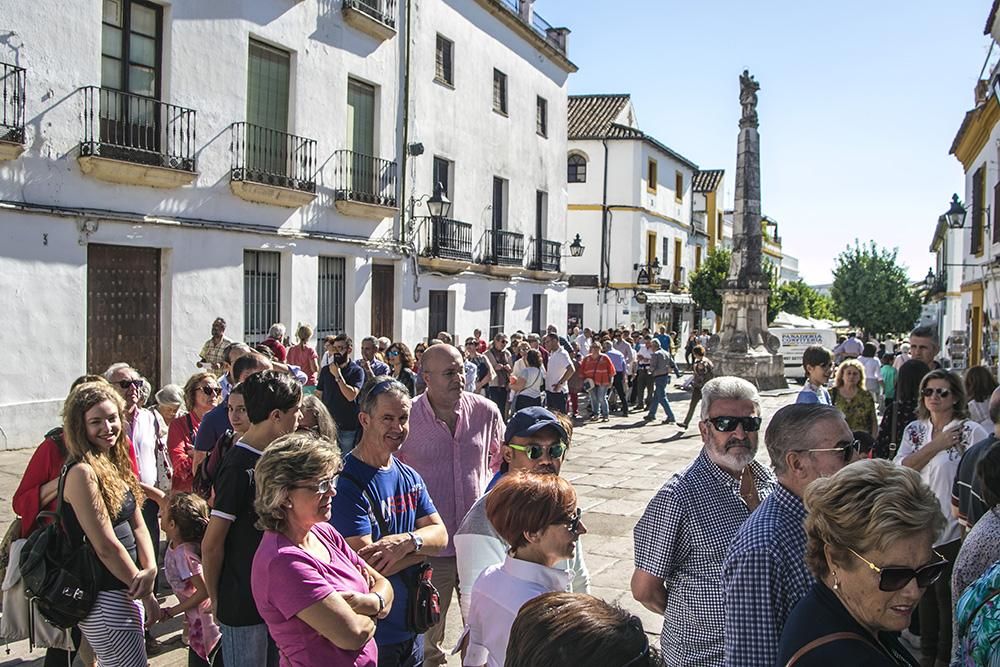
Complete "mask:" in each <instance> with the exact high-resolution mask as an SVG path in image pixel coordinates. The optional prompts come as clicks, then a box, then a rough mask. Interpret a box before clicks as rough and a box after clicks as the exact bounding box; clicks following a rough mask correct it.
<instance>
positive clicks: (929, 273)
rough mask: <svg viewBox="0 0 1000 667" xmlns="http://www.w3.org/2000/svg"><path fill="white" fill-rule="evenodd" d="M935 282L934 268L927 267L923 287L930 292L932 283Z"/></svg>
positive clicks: (932, 287) (932, 286)
mask: <svg viewBox="0 0 1000 667" xmlns="http://www.w3.org/2000/svg"><path fill="white" fill-rule="evenodd" d="M936 282H937V277H936V276H935V275H934V269H927V276H926V277H925V278H924V287H926V288H927V291H928V292H930V291H931V290H932V289H934V283H936Z"/></svg>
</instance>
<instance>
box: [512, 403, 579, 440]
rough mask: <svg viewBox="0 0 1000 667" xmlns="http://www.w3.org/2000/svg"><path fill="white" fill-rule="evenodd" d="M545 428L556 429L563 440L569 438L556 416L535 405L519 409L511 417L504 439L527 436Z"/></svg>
mask: <svg viewBox="0 0 1000 667" xmlns="http://www.w3.org/2000/svg"><path fill="white" fill-rule="evenodd" d="M543 428H553V429H555V430H556V431H557V432H558V433H559V435H560V436H561V439H562V440H563V442H565V441H566V440H569V435H568V434H567V433H566V429H564V428H563V427H562V424H560V423H559V420H558V419H556V416H555V415H554V414H552V413H551V412H549V411H548V410H546V409H545V408H543V407H539V406H537V405H534V406H531V407H529V408H524V409H522V410H518V411H517V412H516V413H515V414H514V416H513V417H511V418H510V421H509V422H507V430H506V431H504V434H503V441H504V442H510V441H511V440H512V439H514V438H526V437H528V436H529V435H532V434H534V433H537V432H539V431H541V430H542V429H543Z"/></svg>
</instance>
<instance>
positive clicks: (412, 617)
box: [340, 472, 441, 635]
mask: <svg viewBox="0 0 1000 667" xmlns="http://www.w3.org/2000/svg"><path fill="white" fill-rule="evenodd" d="M340 475H341V476H342V477H343V478H344V479H346V480H348V481H349V482H351V484H353V485H354V486H356V487H358V488H359V489H361V493H363V494H364V496H365V499H366V500H367V501H368V516H369V518H370V519H374V520H375V525H377V526H378V529H379V537H380V538H381V537H384V536H386V535H389V534H390V533H389V523H388V522H387V521H386V520H385V517H384V516H382V506H381V505H380V504H379V503H378V502H376V500H375V498H374V497H373V496H372V493H371V491H370V490H369V489H368V486H367V485H365V484H362V483H361V480H359V479H358V478H357V477H355V476H354V475H350V474H348V473H346V472H341V473H340ZM402 574H403V581H405V582H406V590H407V593H408V594H409V595H408V596H407V598H408V599H407V602H406V629H407V630H409V631H410V632H415V633H416V634H418V635H421V634H423V633H425V632H427V631H428V630H429V629H431V628H432V627H434V626H435V625H437V624H438V623H439V622H440V621H441V595H440V593H438V589H437V588H435V586H434V584H433V583H432V582H431V578H432V577H433V576H434V568H432V567H431V566H430V564H429V563H428V562H427V561H424V562H423V563H419V564H417V565H414V566H412V567H410V568H407V570H405V571H403V572H402Z"/></svg>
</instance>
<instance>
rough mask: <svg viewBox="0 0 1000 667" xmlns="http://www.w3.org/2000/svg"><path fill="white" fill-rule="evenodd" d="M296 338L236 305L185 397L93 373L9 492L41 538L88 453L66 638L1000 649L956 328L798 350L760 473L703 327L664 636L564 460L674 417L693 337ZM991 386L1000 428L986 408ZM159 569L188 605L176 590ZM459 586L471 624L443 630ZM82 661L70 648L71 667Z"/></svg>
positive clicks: (999, 554)
mask: <svg viewBox="0 0 1000 667" xmlns="http://www.w3.org/2000/svg"><path fill="white" fill-rule="evenodd" d="M295 335H296V338H297V342H296V343H295V344H291V341H288V340H287V339H286V328H285V327H284V326H282V325H280V324H275V325H274V326H273V327H272V328H271V331H270V332H269V336H268V338H267V339H265V340H264V341H263V342H261V343H259V344H257V345H249V344H245V343H241V342H235V341H232V340H230V339H228V338H227V337H226V336H225V322H224V321H223V320H222V319H221V318H220V319H217V320H216V321H215V322H214V323H213V326H212V337H211V338H210V339H209V340H208V341H207V342H206V343H205V345H204V346H203V348H202V350H201V352H200V354H199V358H198V360H197V362H196V363H197V366H198V370H196V371H195V372H194V373H193V374H192V375H191V377H190V378H189V379H188V380H187V381H186V382H185V384H184V386H183V387H179V386H174V385H168V386H166V387H163V388H161V389H159V390H158V391H156V392H155V394H154V393H153V392H152V388H151V387H149V385H148V382H146V381H145V380H144V378H142V376H141V375H140V373H139V372H138V371H137V370H136V369H135V368H133V367H132V366H130V365H129V364H127V363H117V364H114V365H112V366H111V367H110V368H108V369H107V371H106V372H105V373H104V374H103V375H100V376H96V375H95V376H84V377H81V378H79V379H78V380H77V381H76V382H75V383H74V384H73V386H72V387H70V392H69V396H68V397H67V399H66V402H65V406H64V410H63V424H62V426H61V428H57V429H53V430H52V431H50V432H49V433H47V434H46V436H45V439H44V441H43V442H42V444H41V445H40V446H39V447H38V449H37V450H36V452H35V453H34V455H33V457H32V459H31V461H30V462H29V464H28V467H27V469H26V471H25V473H24V476H23V479H22V482H21V484H20V487H19V488H18V490H17V492H16V494H15V496H14V500H13V504H14V509H15V512H16V513H17V514H18V516H20V517H21V519H22V525H23V532H24V533H25V534H28V533H30V532H31V530H32V529H33V528H34V527H35V525H36V517H38V515H39V513H40V512H42V511H44V510H45V509H47V508H52V507H53V506H54V505H55V504H56V503H57V502H59V501H60V499H59V498H57V496H58V493H59V491H58V489H59V483H60V477H61V476H62V473H63V471H65V480H64V481H65V489H64V491H63V498H62V499H61V500H62V502H64V503H65V507H66V508H67V509H66V520H65V522H66V525H67V530H68V532H69V534H70V535H71V537H72V539H75V540H79V541H82V540H83V539H84V538H86V540H87V541H88V542H90V544H91V545H92V546H93V549H94V552H95V554H96V556H97V558H98V561H99V566H100V581H99V588H100V593H99V595H98V597H97V601H96V603H95V604H94V606H93V608H92V610H91V612H90V614H89V615H88V616H87V618H86V619H85V620H84V621H83V622H82V623H80V624H79V627H78V630H77V631H76V632H75V634H74V643H75V645H76V646H77V647H79V648H80V656H81V658H82V659H83V660H84V662H85V664H94V661H95V660H96V664H99V665H127V666H131V665H144V664H146V661H147V659H148V656H149V654H150V651H152V650H155V647H156V645H155V642H154V641H153V640H151V639H150V634H149V628H150V626H151V625H152V624H154V623H158V622H165V621H167V620H168V619H171V618H174V617H178V616H181V617H183V619H184V621H183V626H184V636H185V641H186V643H187V645H188V647H189V649H188V656H189V665H206V664H211V665H224V664H228V665H230V666H232V665H261V666H271V665H279V664H281V665H287V666H303V667H305V666H312V665H317V666H318V665H324V666H327V665H333V666H335V665H356V666H366V667H375V666H376V665H377V666H379V667H395V666H403V667H418V666H420V665H429V666H435V667H439V666H440V665H444V664H445V663H446V661H447V655H448V654H449V653H452V652H456V653H460V654H461V656H462V664H463V665H469V666H474V667H500V666H502V665H514V666H531V667H535V666H537V667H542V666H544V667H555V666H561V665H572V666H573V667H577V665H580V666H591V665H592V666H594V667H598V666H601V667H605V666H607V667H645V666H647V665H649V666H660V665H671V666H673V665H748V666H753V667H758V666H761V665H792V664H795V665H800V666H808V665H828V664H831V662H832V661H833V660H839V661H841V662H844V664H852V665H853V664H859V665H861V664H864V665H928V666H931V667H936V666H937V665H941V664H949V662H950V660H951V659H952V657H954V658H955V659H956V660H966V659H967V660H974V658H973V657H972V656H980V657H981V656H982V655H989V652H990V651H991V650H992V651H994V653H993V655H994V657H995V656H996V651H995V650H994V648H995V642H996V641H997V637H996V625H995V624H992V623H990V622H987V621H989V620H991V619H995V618H996V617H995V616H988V617H986V616H984V614H986V613H992V610H995V609H996V603H995V602H991V601H992V600H993V599H994V598H993V597H992V596H994V595H995V594H996V590H997V586H996V584H997V580H998V579H1000V571H998V568H997V567H995V564H996V563H997V561H998V560H1000V539H998V538H997V535H1000V532H998V531H997V528H998V527H1000V526H998V523H997V522H998V521H1000V509H998V507H997V501H998V500H1000V453H998V452H997V448H996V447H994V446H993V445H994V444H995V443H996V442H997V438H998V436H997V435H996V434H998V433H1000V391H997V390H996V383H995V381H993V382H992V386H991V384H990V381H991V380H992V377H991V376H990V375H989V371H987V372H986V373H987V376H986V377H982V373H978V372H977V373H972V372H971V371H970V372H969V373H967V374H966V377H965V379H964V380H963V379H961V378H959V377H958V376H957V375H955V374H952V373H950V372H948V371H945V370H943V369H939V368H936V367H935V366H936V359H935V357H936V353H937V347H936V345H937V342H936V339H935V338H934V336H933V333H932V332H929V331H924V330H916V331H914V332H913V333H912V335H911V336H910V341H909V352H908V354H909V355H910V356H911V357H912V358H910V359H907V360H904V361H903V362H902V363H900V364H899V365H898V367H897V366H896V364H895V361H896V360H895V359H889V360H888V362H887V361H886V360H885V359H883V360H882V361H883V363H881V364H880V365H879V368H878V369H876V370H877V372H878V373H879V377H880V378H881V381H880V383H879V385H878V397H877V398H876V396H875V395H874V391H875V388H874V387H872V386H870V385H867V378H868V367H867V365H866V364H865V363H862V362H860V361H857V360H855V358H854V356H857V357H859V358H860V357H863V356H864V357H866V358H871V357H870V356H869V355H867V354H866V353H867V352H868V350H866V345H865V344H863V343H861V341H856V342H857V343H858V345H860V349H858V350H857V355H854V350H855V347H856V346H854V345H853V344H851V345H847V346H846V348H844V347H843V346H841V349H838V350H835V351H833V350H824V349H823V348H818V347H816V348H810V349H808V350H806V353H805V354H804V356H803V366H804V369H805V372H806V376H807V381H806V384H805V386H804V388H803V390H802V392H801V393H800V395H799V397H798V401H797V402H796V403H795V404H792V405H787V406H785V407H783V408H781V409H780V410H777V411H776V412H775V413H774V414H773V415H770V420H769V425H768V427H767V429H766V431H765V433H764V443H765V446H766V448H767V453H768V455H769V458H770V464H771V465H770V467H768V466H765V465H763V464H762V463H761V462H760V461H758V460H757V459H756V455H757V451H758V438H759V432H760V429H761V426H762V423H763V421H764V419H763V418H764V415H762V414H761V400H760V396H759V394H758V392H757V389H756V388H755V387H754V386H753V385H752V384H751V383H749V382H747V381H746V380H743V379H740V378H735V377H727V376H719V377H717V376H716V372H715V368H714V364H713V363H712V361H711V360H710V359H709V356H708V354H707V353H706V345H707V343H708V340H707V338H708V336H707V332H702V334H692V336H691V337H690V338H689V341H688V344H687V345H686V346H685V348H684V352H685V359H686V363H687V370H688V371H689V372H688V374H687V380H686V382H685V385H686V387H687V388H688V389H689V390H690V391H691V394H692V398H691V401H690V403H689V409H688V411H687V415H686V417H685V418H684V420H683V421H682V422H681V423H680V424H678V426H679V427H680V428H687V427H688V426H689V424H690V423H691V420H692V419H693V418H695V415H696V414H697V419H696V420H695V421H696V424H697V428H698V432H699V435H700V437H701V440H702V443H703V444H702V449H701V451H700V453H699V455H698V456H697V457H696V458H695V459H694V460H693V461H692V462H691V463H690V464H689V465H688V466H687V467H686V468H684V470H682V471H681V472H679V473H677V474H675V475H674V476H673V477H672V478H671V479H669V480H668V481H667V482H666V483H665V484H664V485H663V487H662V488H661V489H660V490H659V491H658V492H657V493H656V495H655V496H654V497H653V499H652V500H651V501H650V502H649V505H648V506H647V508H646V509H645V512H644V513H643V515H642V517H641V518H640V519H639V521H638V523H637V524H636V526H635V528H634V534H633V538H634V551H635V570H634V572H633V574H632V580H631V591H632V595H633V597H634V598H635V600H637V601H638V602H639V603H641V604H642V605H644V606H645V607H647V608H648V609H650V610H652V611H654V612H656V613H658V614H661V615H662V616H663V628H662V631H661V633H660V647H659V650H657V649H656V648H654V647H651V646H650V643H649V641H648V639H647V635H646V633H645V631H644V629H643V627H642V623H641V622H640V621H639V619H638V618H636V617H635V616H633V615H632V614H629V613H628V612H626V611H624V610H623V609H621V608H620V607H617V606H614V605H609V604H607V603H606V602H603V601H601V600H599V599H597V598H594V597H592V596H590V586H591V583H590V576H589V574H588V568H587V564H586V554H585V549H584V543H583V540H582V539H581V538H582V537H583V536H585V535H586V534H587V525H586V516H585V514H584V513H583V511H582V510H581V508H580V506H579V505H578V502H577V494H576V491H575V490H574V488H573V485H572V484H571V483H570V482H569V481H568V480H566V479H565V478H563V477H562V476H561V474H560V473H561V469H562V465H563V462H564V461H565V460H566V458H567V456H568V453H569V450H570V449H571V446H572V442H573V433H574V427H575V426H579V424H580V423H581V421H583V420H590V421H597V420H607V419H609V417H610V414H611V413H612V412H613V411H619V412H620V413H621V414H622V415H628V414H629V413H630V411H632V410H640V411H642V412H643V413H644V415H643V419H644V421H647V422H648V421H652V420H654V419H656V417H657V412H658V409H659V408H660V407H663V409H664V421H665V422H667V423H674V422H675V415H674V413H673V410H672V408H671V405H670V402H669V399H668V396H667V387H668V385H669V382H670V379H671V377H672V376H680V375H681V372H680V368H679V367H678V364H677V363H676V362H675V361H674V356H675V354H677V353H678V352H679V348H678V345H677V342H676V336H672V335H671V334H669V333H667V332H666V331H665V330H664V329H663V328H662V327H661V328H659V330H658V331H657V332H655V333H654V332H651V331H648V330H646V331H642V330H640V331H633V330H632V329H628V330H625V329H620V328H619V329H612V330H608V331H604V332H599V331H591V330H590V329H584V330H583V331H571V332H568V335H560V334H559V332H558V331H557V330H556V328H555V327H549V328H548V329H547V331H546V332H544V333H542V334H539V333H528V334H522V333H521V332H516V333H514V334H511V335H510V336H508V335H506V334H504V333H497V334H496V335H494V336H493V337H492V340H489V341H487V340H485V339H483V337H482V335H481V332H479V331H478V330H477V331H475V332H474V333H473V335H472V336H470V337H468V338H467V339H465V340H464V341H461V343H460V342H459V341H455V340H454V339H453V338H452V337H451V336H450V335H448V334H447V333H444V332H442V333H440V334H439V335H438V336H437V338H434V339H431V340H429V341H426V343H425V342H421V343H419V344H417V345H416V346H414V348H413V349H412V351H411V348H410V347H409V346H408V345H406V344H405V343H403V342H401V341H391V340H388V339H384V338H377V337H366V338H364V339H362V341H361V342H360V345H359V349H358V351H359V354H358V355H357V356H355V348H354V341H353V340H352V339H351V338H350V337H349V336H346V335H343V334H342V335H337V336H331V337H328V338H326V339H324V340H323V341H322V354H320V353H319V350H317V349H315V348H314V347H313V345H312V337H313V331H312V329H311V328H310V327H309V326H307V325H300V326H299V327H298V328H297V329H296V331H295ZM924 338H927V339H928V340H923V339H924ZM850 340H855V338H854V337H853V336H852V337H851V338H850ZM845 342H846V341H845ZM688 347H690V350H689V349H688ZM837 357H841V358H839V359H838V358H837ZM835 362H839V363H837V364H836V366H835ZM886 366H888V367H889V368H891V369H892V370H893V373H892V374H891V378H892V380H893V381H892V383H891V384H892V387H891V390H892V391H890V388H889V387H888V384H889V382H888V381H886V379H885V378H886V377H887V375H886V374H883V369H884V368H885V367H886ZM834 375H835V376H836V382H835V384H834V386H833V387H832V389H828V388H827V385H828V384H829V383H830V380H831V379H832V378H833V377H834ZM581 395H583V396H585V397H586V403H589V406H586V405H585V407H584V410H583V411H585V412H586V413H587V414H586V416H585V417H584V416H582V415H581V414H580V412H581V409H580V406H579V397H580V396H581ZM967 397H969V398H968V399H967ZM984 401H985V414H986V416H987V417H988V418H990V419H991V422H992V423H991V424H990V426H991V431H990V433H991V434H992V435H987V433H986V431H984V429H983V427H982V426H981V425H980V424H979V423H977V420H975V419H973V418H971V417H970V413H969V410H970V404H971V403H973V402H978V403H979V404H980V405H979V409H980V414H979V416H982V414H984V413H983V405H982V404H983V402H984ZM879 414H881V419H879ZM637 426H638V424H637ZM64 464H65V465H66V466H68V467H66V468H64ZM163 536H165V538H166V543H165V545H162V546H165V549H161V538H162V537H163ZM160 586H169V588H170V589H171V590H172V591H173V592H174V593H175V594H176V596H177V600H178V602H177V604H176V605H173V606H170V607H161V606H160V604H159V603H158V599H157V596H156V594H157V590H158V588H159V587H160ZM456 598H457V600H456ZM453 603H456V604H457V605H458V607H459V611H460V615H461V617H462V619H463V621H464V623H465V627H464V631H463V632H462V633H461V639H460V640H459V642H458V643H457V645H455V646H446V645H445V643H444V638H445V623H446V621H445V619H446V617H447V614H448V609H449V607H450V606H451V605H452V604H453ZM984 610H986V611H985V612H984ZM917 617H919V621H918V622H915V621H914V620H913V619H914V618H917ZM984 619H985V620H984ZM908 629H912V630H913V631H914V632H913V634H914V635H919V653H920V658H919V660H918V659H917V658H914V657H913V656H912V655H911V653H910V651H909V650H908V649H907V646H906V644H905V643H904V642H903V641H902V640H901V639H900V633H901V632H902V631H904V630H908ZM990 633H993V634H990ZM991 637H992V640H991V639H990V638H991ZM990 641H993V642H994V644H993V645H991V644H990ZM73 653H74V652H69V655H67V652H64V651H60V650H57V649H50V650H49V652H48V654H47V656H46V661H47V664H61V662H65V661H66V660H67V658H69V659H72V658H73V657H74V656H73ZM997 659H1000V658H997ZM960 664H988V663H982V662H961V663H960Z"/></svg>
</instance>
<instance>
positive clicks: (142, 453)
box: [129, 408, 167, 486]
mask: <svg viewBox="0 0 1000 667" xmlns="http://www.w3.org/2000/svg"><path fill="white" fill-rule="evenodd" d="M129 437H130V438H132V448H133V449H135V462H136V465H138V466H139V481H140V482H142V483H143V484H149V485H150V486H155V485H156V415H154V414H153V413H152V411H151V410H147V409H146V408H139V410H137V411H136V413H135V417H134V418H133V419H132V431H131V432H130V433H129ZM166 437H167V435H166V431H164V433H163V438H164V440H166Z"/></svg>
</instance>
